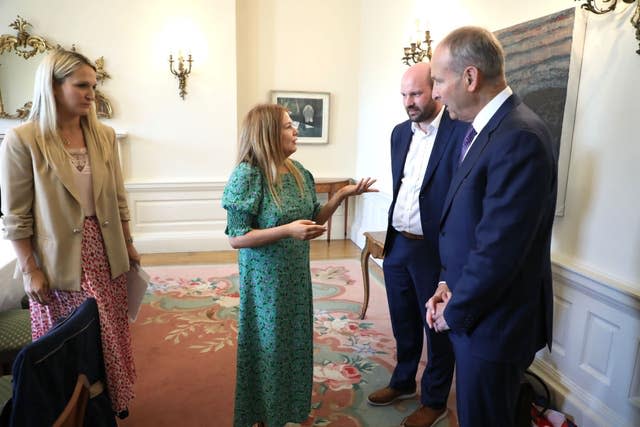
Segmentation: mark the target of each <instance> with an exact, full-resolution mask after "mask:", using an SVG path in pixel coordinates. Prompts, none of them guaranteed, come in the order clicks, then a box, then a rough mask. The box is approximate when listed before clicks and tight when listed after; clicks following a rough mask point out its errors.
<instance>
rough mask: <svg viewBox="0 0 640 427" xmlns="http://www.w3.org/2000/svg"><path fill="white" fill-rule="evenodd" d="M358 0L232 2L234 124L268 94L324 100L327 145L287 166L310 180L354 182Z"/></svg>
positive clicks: (308, 149) (307, 148)
mask: <svg viewBox="0 0 640 427" xmlns="http://www.w3.org/2000/svg"><path fill="white" fill-rule="evenodd" d="M360 4H361V2H360V0H348V1H345V0H325V1H309V0H306V1H299V0H238V1H237V10H238V121H239V122H241V121H242V119H243V117H244V115H245V114H246V113H247V111H249V110H250V109H251V107H252V106H253V105H255V104H257V103H261V102H269V101H270V91H271V90H293V91H318V92H330V93H331V100H330V108H331V111H330V122H329V126H330V129H329V143H328V144H326V145H309V144H307V145H302V144H300V145H299V147H298V151H297V152H296V153H295V154H294V155H293V158H295V159H296V160H299V161H300V162H302V164H303V165H304V166H305V167H306V168H307V169H309V170H310V171H311V172H312V173H313V174H314V176H316V177H355V176H354V175H355V170H356V167H355V166H356V157H357V152H356V147H357V145H356V132H357V126H358V123H357V120H358V107H359V105H361V103H360V100H359V99H358V97H357V94H358V68H359V54H358V52H359V34H360V25H359V16H360V11H361V6H360Z"/></svg>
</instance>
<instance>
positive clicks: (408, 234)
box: [398, 231, 424, 240]
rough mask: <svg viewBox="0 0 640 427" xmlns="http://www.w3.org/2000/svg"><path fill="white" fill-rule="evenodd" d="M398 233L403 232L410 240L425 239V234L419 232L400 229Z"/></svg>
mask: <svg viewBox="0 0 640 427" xmlns="http://www.w3.org/2000/svg"><path fill="white" fill-rule="evenodd" d="M398 233H400V234H402V235H403V236H404V237H406V238H407V239H410V240H424V236H421V235H419V234H413V233H409V232H407V231H398Z"/></svg>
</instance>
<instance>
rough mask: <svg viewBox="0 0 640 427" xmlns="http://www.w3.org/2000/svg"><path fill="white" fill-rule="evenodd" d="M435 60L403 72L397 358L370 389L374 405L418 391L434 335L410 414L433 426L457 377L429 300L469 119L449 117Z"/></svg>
mask: <svg viewBox="0 0 640 427" xmlns="http://www.w3.org/2000/svg"><path fill="white" fill-rule="evenodd" d="M431 87H432V82H431V75H430V66H429V64H427V63H419V64H416V65H414V66H412V67H411V68H409V70H407V71H406V73H405V74H404V75H403V77H402V82H401V93H402V98H403V104H404V107H405V109H406V111H407V114H408V116H409V120H407V121H405V122H403V123H401V124H399V125H397V126H396V127H395V128H394V129H393V132H392V134H391V170H392V175H393V201H392V203H391V207H390V209H389V222H388V227H387V238H386V241H385V247H384V253H385V259H384V264H383V270H384V278H385V284H386V288H387V299H388V303H389V312H390V316H391V325H392V328H393V334H394V337H395V339H396V344H397V365H396V367H395V369H394V371H393V375H392V377H391V380H390V382H389V385H388V386H387V387H384V388H382V389H380V390H377V391H375V392H374V393H372V394H371V395H369V399H368V400H369V403H370V404H372V405H389V404H391V403H392V402H394V401H396V400H398V399H405V398H409V397H413V396H415V394H416V372H417V369H418V364H419V362H420V357H421V355H422V346H423V337H424V334H425V331H426V335H427V352H428V353H427V355H428V364H427V367H426V369H425V372H424V374H423V376H422V380H421V387H420V391H421V398H420V400H421V403H422V405H421V406H420V407H419V408H418V409H417V410H416V411H415V412H414V413H413V414H411V415H410V416H409V417H407V418H406V419H405V420H404V425H405V426H407V427H429V426H431V425H432V424H434V423H435V422H437V421H438V420H439V419H441V418H443V417H444V416H445V415H446V404H447V398H448V396H449V389H450V387H451V382H452V377H453V364H454V360H453V351H452V348H451V343H450V342H449V340H448V338H447V336H446V335H443V334H438V333H436V332H435V331H432V330H430V329H429V328H428V327H427V324H426V320H425V303H426V301H427V299H429V297H431V296H432V295H433V293H434V292H435V290H436V287H437V283H438V277H439V274H440V258H439V256H438V225H439V221H440V214H441V208H442V204H443V202H444V198H445V195H446V192H447V189H448V188H449V183H450V181H451V177H452V175H453V172H454V170H455V168H456V167H457V156H456V153H457V150H456V147H455V145H456V142H457V141H460V140H461V139H462V136H463V133H464V131H465V130H466V127H467V125H466V124H465V123H462V122H457V121H454V120H451V119H450V118H449V114H448V113H447V111H446V110H445V109H444V108H443V106H442V104H441V103H440V102H438V101H435V100H433V99H432V97H431Z"/></svg>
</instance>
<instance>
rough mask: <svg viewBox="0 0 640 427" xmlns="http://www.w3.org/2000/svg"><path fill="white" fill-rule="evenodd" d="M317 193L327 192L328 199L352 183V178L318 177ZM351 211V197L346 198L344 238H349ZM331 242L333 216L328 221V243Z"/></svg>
mask: <svg viewBox="0 0 640 427" xmlns="http://www.w3.org/2000/svg"><path fill="white" fill-rule="evenodd" d="M315 182H316V193H327V199H331V197H333V195H334V194H335V193H336V192H337V191H338V190H339V189H341V188H342V187H345V186H347V185H349V184H351V178H317V179H316V180H315ZM348 213H349V198H348V197H347V198H346V199H344V238H345V239H346V238H347V215H348ZM329 242H331V217H329V221H327V243H329Z"/></svg>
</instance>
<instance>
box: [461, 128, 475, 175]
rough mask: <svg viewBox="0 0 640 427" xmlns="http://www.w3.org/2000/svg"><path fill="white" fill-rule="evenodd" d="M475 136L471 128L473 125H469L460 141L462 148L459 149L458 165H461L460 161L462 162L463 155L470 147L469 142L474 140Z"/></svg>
mask: <svg viewBox="0 0 640 427" xmlns="http://www.w3.org/2000/svg"><path fill="white" fill-rule="evenodd" d="M475 136H476V130H475V129H474V128H473V125H469V129H468V130H467V133H466V134H465V136H464V139H463V140H462V147H460V158H459V159H458V165H461V164H462V161H463V160H464V155H465V153H466V152H467V150H468V149H469V146H470V145H471V141H473V138H475Z"/></svg>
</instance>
